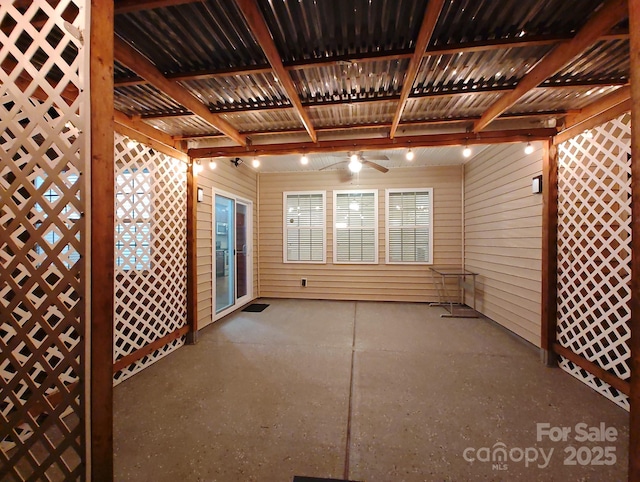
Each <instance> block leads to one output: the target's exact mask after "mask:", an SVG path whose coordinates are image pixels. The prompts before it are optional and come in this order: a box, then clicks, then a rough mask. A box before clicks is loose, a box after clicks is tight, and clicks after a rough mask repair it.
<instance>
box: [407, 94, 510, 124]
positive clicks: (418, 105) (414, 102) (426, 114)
mask: <svg viewBox="0 0 640 482" xmlns="http://www.w3.org/2000/svg"><path fill="white" fill-rule="evenodd" d="M501 95H502V94H501V93H499V92H496V93H482V94H480V93H478V94H462V95H454V96H438V97H428V98H422V99H409V101H408V102H407V106H406V107H405V109H404V112H403V115H402V120H403V121H423V120H434V119H457V118H466V117H476V116H479V115H481V114H482V113H483V112H484V111H485V110H486V109H487V108H488V107H489V106H490V105H491V104H492V103H493V102H495V101H496V100H497V99H498V98H499V97H500V96H501Z"/></svg>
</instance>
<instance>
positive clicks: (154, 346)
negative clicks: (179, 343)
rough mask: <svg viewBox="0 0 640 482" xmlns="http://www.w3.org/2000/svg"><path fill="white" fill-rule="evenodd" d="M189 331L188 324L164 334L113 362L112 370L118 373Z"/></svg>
mask: <svg viewBox="0 0 640 482" xmlns="http://www.w3.org/2000/svg"><path fill="white" fill-rule="evenodd" d="M188 331H189V327H188V326H183V327H181V328H178V329H177V330H176V331H174V332H172V333H169V334H168V335H165V336H163V337H162V338H158V339H157V340H154V341H152V342H151V343H149V344H148V345H145V346H143V347H142V348H140V349H138V350H136V351H134V352H133V353H130V354H129V355H127V356H125V357H122V358H120V359H119V360H118V361H117V362H115V363H112V368H111V370H110V371H111V372H112V373H117V372H119V371H120V370H122V369H123V368H126V367H128V366H129V365H131V364H132V363H134V362H136V361H138V360H140V359H141V358H144V357H145V356H147V355H150V354H151V353H153V352H154V351H156V350H159V349H160V348H162V347H163V346H165V345H166V344H168V343H171V342H172V341H173V340H175V339H176V338H180V337H181V336H182V335H185V334H186V333H187V332H188Z"/></svg>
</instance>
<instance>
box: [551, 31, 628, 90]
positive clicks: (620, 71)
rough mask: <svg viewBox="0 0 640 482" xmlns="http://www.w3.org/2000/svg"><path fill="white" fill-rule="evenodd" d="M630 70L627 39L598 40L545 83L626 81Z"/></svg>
mask: <svg viewBox="0 0 640 482" xmlns="http://www.w3.org/2000/svg"><path fill="white" fill-rule="evenodd" d="M630 72H631V66H630V52H629V40H610V41H600V42H596V43H595V44H593V45H592V46H591V47H590V48H588V49H587V50H586V51H584V52H583V53H581V54H580V55H579V56H578V57H576V58H575V59H573V60H572V61H571V62H570V63H569V64H567V65H566V66H565V67H564V68H563V69H562V70H560V71H559V72H558V73H557V74H555V75H554V76H553V77H551V78H550V79H549V80H548V81H547V82H545V84H561V83H563V82H570V81H576V80H581V81H590V82H606V81H614V82H628V80H629V75H630Z"/></svg>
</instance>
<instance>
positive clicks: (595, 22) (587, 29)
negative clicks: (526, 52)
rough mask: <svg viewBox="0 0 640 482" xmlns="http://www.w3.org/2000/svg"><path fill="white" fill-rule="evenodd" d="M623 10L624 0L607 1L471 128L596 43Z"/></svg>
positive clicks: (477, 128)
mask: <svg viewBox="0 0 640 482" xmlns="http://www.w3.org/2000/svg"><path fill="white" fill-rule="evenodd" d="M627 13H628V12H627V1H626V0H608V1H607V2H606V3H605V4H604V5H603V7H602V8H601V9H600V10H599V11H598V12H596V13H595V14H594V15H593V16H592V17H591V18H590V19H589V21H588V22H587V23H586V24H585V26H584V27H583V28H582V29H581V30H580V31H579V32H578V34H577V35H576V36H575V37H574V38H573V39H571V40H570V41H568V42H564V43H562V44H561V45H559V46H558V47H556V48H555V49H553V50H552V51H551V52H550V53H549V54H548V55H546V56H545V57H544V58H543V59H542V60H541V61H540V62H539V63H538V64H537V65H536V66H535V67H534V68H533V69H532V70H531V71H530V72H529V73H528V74H526V75H525V76H524V77H523V78H522V79H521V80H520V82H518V85H517V87H516V88H515V89H514V90H513V91H511V92H509V93H508V94H505V95H503V96H502V97H500V98H499V99H498V100H497V101H496V102H494V103H493V105H491V106H490V107H489V108H488V109H487V110H486V112H485V113H484V114H482V117H481V118H480V120H478V121H477V122H475V123H474V126H473V131H474V132H479V131H481V130H482V129H484V128H485V127H487V126H488V125H489V124H490V123H491V121H493V119H495V118H496V117H498V116H499V115H500V114H501V113H503V112H504V111H505V110H507V109H508V108H509V107H511V106H512V105H513V104H515V103H516V102H517V101H518V99H520V98H521V97H522V96H523V95H525V94H526V93H527V92H529V91H530V90H531V89H534V88H535V87H537V86H538V85H540V84H541V83H542V82H543V81H544V80H545V79H547V78H548V77H550V76H552V75H553V74H555V73H556V72H557V71H558V70H560V69H561V68H562V67H563V66H564V65H566V64H567V62H569V61H570V60H571V59H573V58H574V57H575V56H576V55H578V54H579V53H580V52H582V51H584V50H585V49H586V48H587V47H589V46H590V45H592V44H593V43H594V42H596V41H597V40H598V38H599V37H601V36H602V35H604V34H605V33H607V32H609V31H610V30H611V29H612V28H613V27H614V26H615V25H616V24H617V23H619V22H620V21H621V20H623V19H624V18H625V17H626V16H627Z"/></svg>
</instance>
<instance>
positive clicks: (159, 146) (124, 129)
mask: <svg viewBox="0 0 640 482" xmlns="http://www.w3.org/2000/svg"><path fill="white" fill-rule="evenodd" d="M114 129H115V131H116V132H119V133H120V134H122V135H123V136H125V137H128V138H129V139H132V140H134V141H137V142H140V143H142V144H144V145H146V146H149V147H151V148H152V149H155V150H156V151H158V152H162V153H163V154H166V155H167V156H170V157H173V158H175V159H178V160H180V161H182V162H189V156H187V155H186V154H185V153H184V152H182V151H179V150H178V149H174V148H173V147H169V146H167V145H166V144H164V143H163V142H160V141H158V140H156V139H154V138H153V137H149V136H147V135H145V134H143V133H142V132H139V131H136V130H134V129H132V128H130V127H128V126H125V125H123V124H120V123H119V122H116V123H115V126H114Z"/></svg>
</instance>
